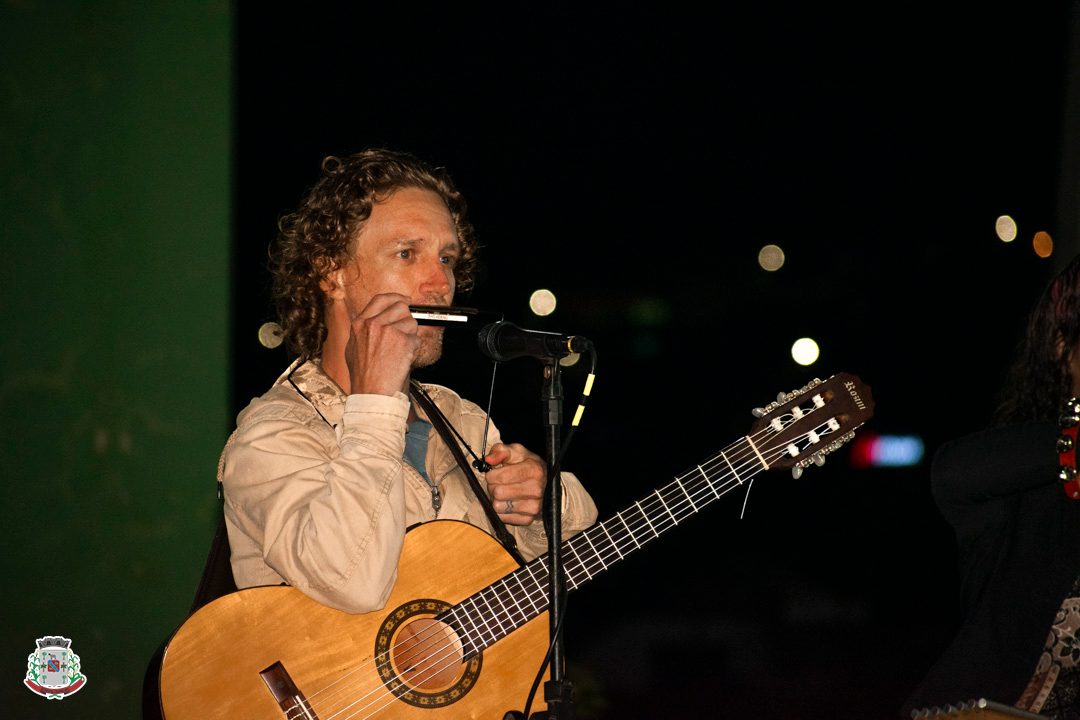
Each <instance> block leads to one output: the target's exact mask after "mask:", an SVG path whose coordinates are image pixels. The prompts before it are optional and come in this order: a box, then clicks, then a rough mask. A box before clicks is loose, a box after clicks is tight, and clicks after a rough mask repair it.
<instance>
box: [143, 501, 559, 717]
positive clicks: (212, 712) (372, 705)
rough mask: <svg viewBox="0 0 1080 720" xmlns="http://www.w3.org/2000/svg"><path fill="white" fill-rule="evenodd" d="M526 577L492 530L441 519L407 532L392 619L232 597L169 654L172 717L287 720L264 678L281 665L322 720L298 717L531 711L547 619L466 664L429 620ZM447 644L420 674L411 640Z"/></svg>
mask: <svg viewBox="0 0 1080 720" xmlns="http://www.w3.org/2000/svg"><path fill="white" fill-rule="evenodd" d="M516 568H517V564H516V563H515V562H514V560H513V559H512V558H511V557H510V555H509V554H508V553H507V552H506V551H505V550H504V549H503V548H502V546H500V545H499V544H498V542H496V541H495V539H494V538H492V537H491V536H490V535H488V534H487V533H485V532H484V531H482V530H480V529H478V528H476V527H474V526H472V525H469V524H467V523H462V522H456V521H445V520H440V521H435V522H430V523H425V524H423V525H419V526H416V527H415V528H413V529H411V530H410V531H409V532H408V533H406V535H405V544H404V546H403V548H402V552H401V559H400V562H399V565H398V578H397V583H396V584H395V586H394V590H393V593H392V594H391V596H390V599H389V601H388V602H387V604H386V606H385V607H384V608H383V609H382V610H378V611H375V612H371V613H366V614H362V615H351V614H349V613H345V612H341V611H339V610H334V609H332V608H328V607H326V606H324V605H321V604H319V603H317V602H315V601H314V600H311V599H310V598H308V597H307V596H306V595H304V594H303V593H302V592H300V591H299V590H296V589H295V588H291V587H286V586H278V587H257V588H249V589H246V590H240V591H238V592H235V593H232V594H230V595H226V596H225V597H222V598H220V599H218V600H215V601H214V602H212V603H210V604H209V605H206V606H204V607H203V608H201V609H200V610H199V611H198V612H196V613H195V614H193V615H192V616H191V617H190V618H188V619H187V621H185V622H184V624H183V625H182V626H181V628H180V629H179V630H178V631H177V632H176V634H175V635H173V637H172V638H171V640H170V641H169V644H168V646H167V647H166V649H165V654H164V658H163V660H162V665H161V680H160V684H161V705H162V710H163V712H164V716H165V719H166V720H203V719H210V718H228V719H229V720H244V719H245V718H252V719H253V720H254V719H256V718H258V719H259V720H268V719H270V718H281V717H285V716H286V711H285V710H284V709H283V707H282V705H281V704H280V703H279V700H278V699H275V696H274V694H273V693H272V692H271V690H270V689H269V688H268V685H267V682H266V681H264V678H263V677H262V676H261V675H260V673H262V672H263V671H265V670H267V668H269V667H270V666H272V665H274V664H275V663H281V671H283V672H284V673H285V674H286V675H287V678H288V679H290V680H291V682H292V683H294V684H295V686H296V688H295V689H296V690H298V691H299V693H300V694H302V695H303V696H304V697H305V698H306V701H307V704H306V707H307V708H310V710H311V711H313V713H312V714H311V715H310V716H309V715H305V714H301V713H300V712H299V708H297V709H294V710H293V711H292V712H290V713H289V717H296V718H308V717H312V718H314V717H318V718H322V719H323V720H326V719H327V718H330V717H332V716H333V717H338V718H353V719H354V720H359V719H360V718H368V717H377V718H429V720H435V719H436V718H440V717H445V718H487V719H490V718H501V717H502V716H503V714H504V713H505V712H506V711H508V710H522V709H523V708H524V704H525V699H526V697H527V695H528V692H529V689H530V687H531V685H532V681H533V679H534V677H535V675H536V672H537V670H538V668H539V665H540V663H541V661H542V660H543V657H544V653H545V652H546V650H547V645H548V621H547V613H546V612H545V613H542V614H540V615H538V616H537V617H535V618H533V619H532V620H530V621H529V622H527V623H525V624H524V625H523V626H522V627H520V628H519V629H518V630H517V631H516V632H514V633H512V634H511V635H508V636H507V637H505V638H503V639H501V640H500V641H499V642H498V643H496V644H494V645H492V646H490V647H488V648H487V649H486V650H484V651H483V653H482V654H481V655H480V656H479V657H474V658H471V659H469V660H467V661H466V662H465V663H464V664H463V663H461V662H460V661H459V657H460V646H458V645H457V644H456V642H455V641H454V640H453V633H452V632H451V631H449V630H448V629H446V628H445V626H442V625H441V624H439V623H434V622H432V621H430V620H428V619H427V618H430V617H432V616H434V615H436V614H438V613H439V612H441V611H442V610H443V609H445V608H446V607H447V606H448V605H452V604H455V603H458V602H460V601H461V600H463V599H465V598H467V597H469V596H470V595H472V594H474V593H476V592H477V591H478V590H480V589H482V588H484V587H485V586H487V585H489V584H491V583H493V582H494V581H496V580H498V579H499V578H500V577H502V576H503V575H505V574H507V573H508V572H511V571H513V570H515V569H516ZM427 600H431V601H434V602H422V601H427ZM436 637H437V638H439V645H438V646H439V647H441V648H447V649H448V651H447V652H440V656H439V657H440V665H439V667H438V668H435V669H431V668H426V669H425V668H423V667H421V668H419V669H417V667H416V666H417V664H418V663H421V664H422V662H423V658H421V659H420V660H419V661H415V660H412V659H410V654H409V653H410V650H409V649H408V648H409V646H410V643H411V644H412V645H411V647H412V650H413V657H420V654H419V653H416V652H415V651H416V650H417V649H418V648H419V649H423V648H425V647H426V645H430V643H429V642H428V640H429V639H431V638H436ZM377 643H381V644H380V645H379V648H380V649H377V647H376V645H377ZM423 653H427V651H426V650H423ZM448 653H451V654H453V655H454V656H453V657H451V658H450V659H449V661H447V662H443V661H442V658H443V657H446V656H447V655H448ZM424 657H426V655H425V656H424ZM410 672H412V673H414V674H413V675H410V674H409V673H410ZM380 673H381V674H380ZM416 673H420V675H417V674H416ZM388 685H389V687H388ZM399 696H401V697H399ZM540 704H541V707H542V701H541V702H540ZM338 713H340V715H339V714H338Z"/></svg>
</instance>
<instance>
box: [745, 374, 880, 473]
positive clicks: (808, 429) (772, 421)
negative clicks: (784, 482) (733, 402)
mask: <svg viewBox="0 0 1080 720" xmlns="http://www.w3.org/2000/svg"><path fill="white" fill-rule="evenodd" d="M754 415H755V416H756V417H758V420H757V421H756V422H755V423H754V424H753V427H752V431H753V432H752V434H751V437H752V438H756V440H755V443H756V444H758V445H761V446H762V447H763V448H764V449H763V450H762V455H763V457H764V459H765V461H766V462H767V464H768V465H769V468H770V469H775V468H786V467H790V468H791V469H792V470H791V472H792V474H793V475H794V476H795V477H799V476H800V475H802V471H803V468H805V467H807V466H809V465H810V464H811V463H815V464H817V465H821V464H823V463H824V462H825V456H826V455H828V454H829V453H831V452H833V451H834V450H836V449H837V448H839V447H840V446H841V445H843V444H844V443H846V442H847V441H848V440H850V439H851V438H853V437H855V430H856V429H857V428H858V427H859V426H860V425H862V424H863V423H865V422H866V421H867V420H869V419H870V418H871V417H873V415H874V398H873V396H872V395H871V394H870V387H869V386H867V385H866V384H864V383H863V382H862V381H861V380H860V379H859V378H858V377H856V376H854V375H851V374H850V373H837V374H836V375H833V376H832V377H830V378H829V379H828V380H825V381H824V382H822V381H821V380H818V379H816V378H815V379H814V380H812V381H810V382H809V383H807V384H806V386H805V387H802V388H799V389H798V390H793V391H792V392H789V393H780V395H779V396H778V397H777V399H776V401H775V402H772V403H770V404H768V405H766V406H765V407H763V408H757V409H755V410H754Z"/></svg>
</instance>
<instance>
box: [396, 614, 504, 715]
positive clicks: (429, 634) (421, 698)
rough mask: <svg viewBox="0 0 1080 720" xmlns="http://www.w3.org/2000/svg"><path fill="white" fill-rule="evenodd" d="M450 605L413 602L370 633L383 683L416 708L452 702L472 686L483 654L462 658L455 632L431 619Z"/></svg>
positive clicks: (478, 673) (478, 674)
mask: <svg viewBox="0 0 1080 720" xmlns="http://www.w3.org/2000/svg"><path fill="white" fill-rule="evenodd" d="M448 609H450V605H448V604H447V603H445V602H443V601H441V600H432V599H422V600H412V601H410V602H408V603H405V604H404V605H401V606H400V607H398V608H396V609H394V610H393V611H392V612H390V614H388V615H387V616H386V619H385V620H384V621H383V624H382V626H380V628H379V632H378V634H377V635H376V637H375V658H376V665H377V667H378V670H379V677H380V678H381V679H382V682H383V684H384V685H385V686H386V687H387V689H388V690H390V691H391V692H392V693H393V694H394V695H395V696H396V697H397V698H398V699H399V700H402V701H403V702H406V703H408V704H409V705H413V706H415V707H423V708H431V707H441V706H444V705H449V704H451V703H454V702H457V701H458V700H460V699H461V698H462V697H464V696H465V694H466V693H467V692H469V690H471V689H472V688H473V686H474V685H475V684H476V680H477V678H478V677H479V676H480V668H481V666H482V664H483V654H482V653H474V654H472V655H471V656H470V657H469V659H468V660H465V661H463V659H462V658H463V655H464V652H463V648H462V644H461V641H460V640H459V638H458V635H457V633H456V632H454V630H453V628H451V627H450V626H449V625H446V624H445V623H443V622H440V621H439V620H436V619H435V617H436V616H437V615H438V614H439V613H441V612H444V611H445V610H448Z"/></svg>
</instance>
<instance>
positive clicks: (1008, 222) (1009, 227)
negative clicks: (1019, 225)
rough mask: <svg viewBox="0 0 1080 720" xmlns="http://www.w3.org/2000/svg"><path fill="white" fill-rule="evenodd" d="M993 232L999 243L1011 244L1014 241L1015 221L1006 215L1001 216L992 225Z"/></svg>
mask: <svg viewBox="0 0 1080 720" xmlns="http://www.w3.org/2000/svg"><path fill="white" fill-rule="evenodd" d="M994 232H996V233H997V236H998V238H999V239H1000V240H1001V242H1012V241H1013V240H1015V239H1016V221H1015V220H1013V219H1012V218H1011V217H1009V216H1008V215H1002V216H1000V217H999V218H998V219H997V222H995V223H994Z"/></svg>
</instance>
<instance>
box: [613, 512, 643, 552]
mask: <svg viewBox="0 0 1080 720" xmlns="http://www.w3.org/2000/svg"><path fill="white" fill-rule="evenodd" d="M638 509H640V508H638ZM615 517H617V518H619V521H620V522H621V523H622V524H623V527H624V528H626V532H627V533H628V534H629V535H630V539H631V540H633V541H634V544H635V545H637V548H638V550H640V549H641V543H639V542H638V541H637V538H636V537H634V531H633V530H631V529H630V526H629V525H627V524H626V520H624V519H623V516H622V513H621V512H620V513H615Z"/></svg>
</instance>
